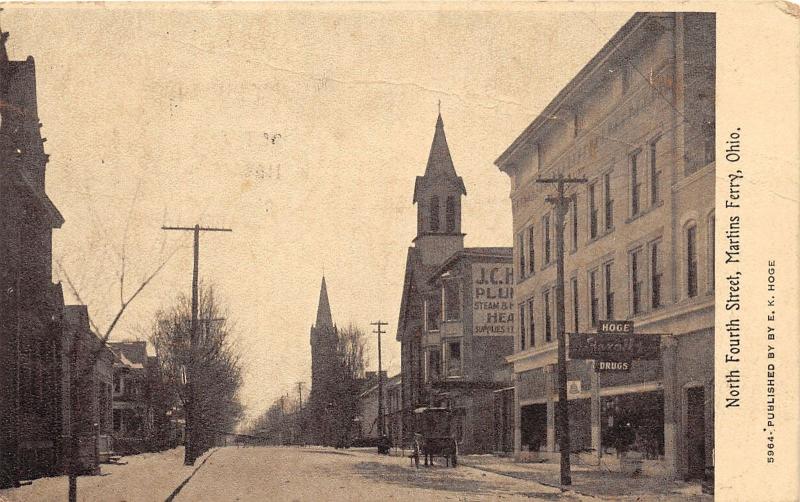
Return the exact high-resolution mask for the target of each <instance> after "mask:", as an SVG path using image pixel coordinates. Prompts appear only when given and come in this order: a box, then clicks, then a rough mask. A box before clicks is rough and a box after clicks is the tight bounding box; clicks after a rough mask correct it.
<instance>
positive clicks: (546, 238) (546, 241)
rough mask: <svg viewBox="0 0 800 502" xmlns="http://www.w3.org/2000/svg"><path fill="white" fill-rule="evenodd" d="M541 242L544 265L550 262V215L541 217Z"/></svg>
mask: <svg viewBox="0 0 800 502" xmlns="http://www.w3.org/2000/svg"><path fill="white" fill-rule="evenodd" d="M542 242H543V245H542V246H543V247H544V265H548V264H550V258H551V252H550V251H551V250H550V247H551V246H550V244H551V242H550V215H549V214H546V215H544V217H543V218H542Z"/></svg>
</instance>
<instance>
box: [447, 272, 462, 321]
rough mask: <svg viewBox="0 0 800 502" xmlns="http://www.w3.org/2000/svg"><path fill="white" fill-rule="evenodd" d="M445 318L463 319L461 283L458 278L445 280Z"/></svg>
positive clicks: (452, 319)
mask: <svg viewBox="0 0 800 502" xmlns="http://www.w3.org/2000/svg"><path fill="white" fill-rule="evenodd" d="M443 290H444V319H445V321H460V320H461V283H460V282H459V281H458V280H457V279H448V280H445V281H444V287H443Z"/></svg>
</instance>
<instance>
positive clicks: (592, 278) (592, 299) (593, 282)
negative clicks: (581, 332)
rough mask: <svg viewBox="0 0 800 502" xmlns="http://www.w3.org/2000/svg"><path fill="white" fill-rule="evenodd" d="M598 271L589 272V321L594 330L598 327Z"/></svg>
mask: <svg viewBox="0 0 800 502" xmlns="http://www.w3.org/2000/svg"><path fill="white" fill-rule="evenodd" d="M597 286H598V284H597V270H596V269H595V270H592V271H591V272H589V320H590V323H591V327H592V328H596V327H597V317H598V299H597Z"/></svg>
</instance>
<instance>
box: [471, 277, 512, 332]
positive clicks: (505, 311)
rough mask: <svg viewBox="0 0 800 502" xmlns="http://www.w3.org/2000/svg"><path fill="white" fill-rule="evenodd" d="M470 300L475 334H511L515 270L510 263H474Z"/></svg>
mask: <svg viewBox="0 0 800 502" xmlns="http://www.w3.org/2000/svg"><path fill="white" fill-rule="evenodd" d="M472 299H473V304H472V326H473V328H472V329H473V334H474V335H477V336H513V335H514V269H513V268H512V267H511V265H510V264H507V263H473V264H472Z"/></svg>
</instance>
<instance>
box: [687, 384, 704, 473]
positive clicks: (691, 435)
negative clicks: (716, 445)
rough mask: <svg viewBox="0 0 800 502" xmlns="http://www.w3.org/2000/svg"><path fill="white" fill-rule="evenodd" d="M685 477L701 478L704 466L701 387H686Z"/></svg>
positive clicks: (702, 396) (702, 397) (702, 393)
mask: <svg viewBox="0 0 800 502" xmlns="http://www.w3.org/2000/svg"><path fill="white" fill-rule="evenodd" d="M686 452H687V458H686V478H687V479H702V478H703V475H704V474H705V468H706V403H705V392H704V390H703V387H690V388H688V389H686Z"/></svg>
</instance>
